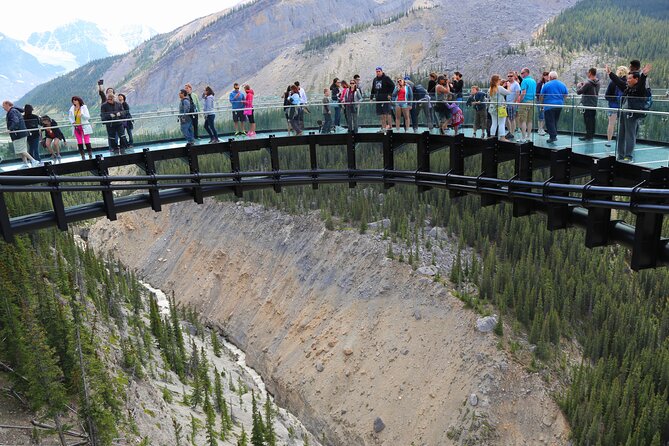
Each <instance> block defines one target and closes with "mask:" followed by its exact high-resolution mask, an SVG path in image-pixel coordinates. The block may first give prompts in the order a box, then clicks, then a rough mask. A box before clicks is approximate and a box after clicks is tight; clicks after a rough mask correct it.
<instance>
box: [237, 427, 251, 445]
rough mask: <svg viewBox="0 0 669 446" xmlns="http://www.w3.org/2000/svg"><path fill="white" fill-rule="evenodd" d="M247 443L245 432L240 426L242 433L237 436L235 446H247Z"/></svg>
mask: <svg viewBox="0 0 669 446" xmlns="http://www.w3.org/2000/svg"><path fill="white" fill-rule="evenodd" d="M248 444H249V441H248V438H247V436H246V431H245V430H244V426H242V433H241V435H240V436H239V439H238V440H237V446H248Z"/></svg>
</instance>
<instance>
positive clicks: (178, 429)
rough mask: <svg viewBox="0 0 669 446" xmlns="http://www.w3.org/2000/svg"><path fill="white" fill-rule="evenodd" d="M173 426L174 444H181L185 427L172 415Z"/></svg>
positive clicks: (176, 445) (175, 445)
mask: <svg viewBox="0 0 669 446" xmlns="http://www.w3.org/2000/svg"><path fill="white" fill-rule="evenodd" d="M172 427H173V428H174V446H181V436H182V432H183V427H182V426H181V424H179V422H178V421H177V419H176V418H174V417H172Z"/></svg>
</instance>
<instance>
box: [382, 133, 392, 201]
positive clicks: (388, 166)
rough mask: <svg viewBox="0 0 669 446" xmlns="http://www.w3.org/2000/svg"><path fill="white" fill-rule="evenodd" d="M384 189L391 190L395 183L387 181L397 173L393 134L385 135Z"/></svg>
mask: <svg viewBox="0 0 669 446" xmlns="http://www.w3.org/2000/svg"><path fill="white" fill-rule="evenodd" d="M383 170H384V172H383V188H384V189H390V188H391V187H393V186H395V183H392V182H390V181H387V180H388V178H391V177H392V173H393V172H394V171H395V153H394V151H393V132H392V130H390V131H388V132H385V133H384V135H383Z"/></svg>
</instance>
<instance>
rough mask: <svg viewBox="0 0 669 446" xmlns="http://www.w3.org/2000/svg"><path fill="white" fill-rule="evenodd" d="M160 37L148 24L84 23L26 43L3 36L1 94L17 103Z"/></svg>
mask: <svg viewBox="0 0 669 446" xmlns="http://www.w3.org/2000/svg"><path fill="white" fill-rule="evenodd" d="M156 34H157V31H155V30H154V29H152V28H149V27H147V26H144V25H128V26H126V27H123V28H121V29H120V30H119V31H110V30H105V29H101V28H100V27H99V26H98V25H96V24H95V23H92V22H86V21H82V20H78V21H75V22H72V23H70V24H67V25H63V26H59V27H58V28H56V29H54V30H50V31H43V32H34V33H32V34H31V35H30V36H29V37H28V39H27V40H26V41H25V42H22V41H19V40H15V39H10V38H8V37H6V36H2V35H1V34H0V36H2V38H0V54H1V55H2V56H3V59H2V60H3V67H2V68H0V79H1V80H0V93H1V95H2V96H3V97H5V98H11V99H14V100H15V99H17V98H19V97H20V96H23V95H24V94H25V93H27V92H28V91H30V90H32V89H33V88H34V87H36V86H37V85H39V84H42V83H44V82H47V81H49V80H51V79H53V78H54V77H56V76H58V75H60V74H64V73H66V72H68V71H71V70H75V69H77V68H79V67H81V66H82V65H85V64H87V63H88V62H90V61H92V60H97V59H103V58H106V57H109V56H112V55H118V54H123V53H127V52H128V51H130V50H132V49H133V48H135V47H136V46H138V45H139V44H141V43H142V42H145V41H147V40H149V39H150V38H151V37H153V36H155V35H156Z"/></svg>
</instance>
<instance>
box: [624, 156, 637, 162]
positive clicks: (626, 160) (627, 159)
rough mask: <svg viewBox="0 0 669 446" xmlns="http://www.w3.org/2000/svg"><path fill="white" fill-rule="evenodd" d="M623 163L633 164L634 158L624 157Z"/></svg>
mask: <svg viewBox="0 0 669 446" xmlns="http://www.w3.org/2000/svg"><path fill="white" fill-rule="evenodd" d="M622 161H624V162H626V163H631V162H632V161H634V158H632V157H631V156H623V159H622Z"/></svg>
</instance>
